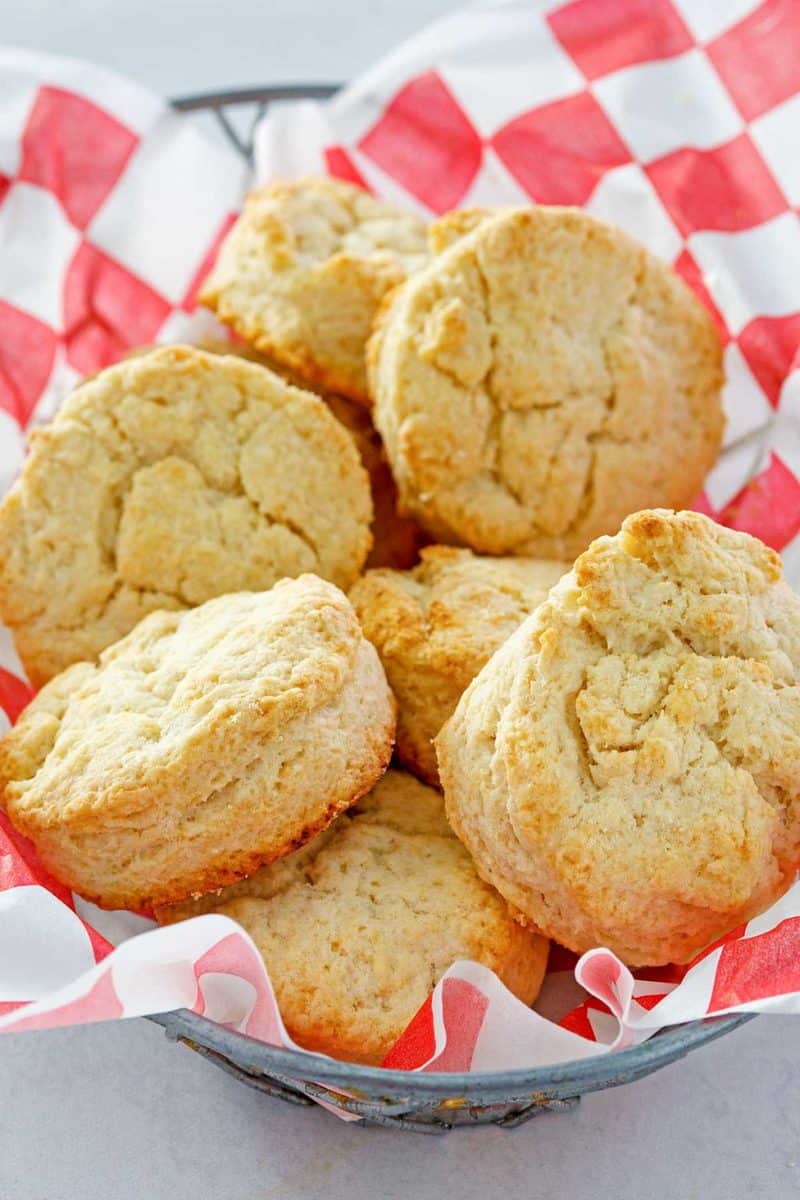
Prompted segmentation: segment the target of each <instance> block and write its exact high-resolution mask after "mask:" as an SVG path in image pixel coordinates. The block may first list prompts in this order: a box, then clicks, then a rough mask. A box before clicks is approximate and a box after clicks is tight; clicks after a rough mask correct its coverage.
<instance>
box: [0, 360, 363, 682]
mask: <svg viewBox="0 0 800 1200" xmlns="http://www.w3.org/2000/svg"><path fill="white" fill-rule="evenodd" d="M371 518H372V505H371V501H370V493H369V481H368V479H367V476H366V473H365V471H364V469H363V467H362V466H361V463H360V461H359V457H358V452H357V450H356V448H355V445H354V444H353V440H352V438H351V437H350V435H349V434H348V433H347V432H346V431H345V430H343V429H342V427H341V425H340V424H339V422H338V421H336V420H334V418H333V417H332V416H331V414H330V412H329V411H328V409H327V408H326V406H325V405H324V404H323V403H322V401H321V400H320V399H319V398H318V397H317V396H313V395H312V394H311V393H310V392H304V391H300V390H298V389H296V388H292V387H289V386H288V385H287V384H286V383H284V381H283V380H281V379H279V378H278V377H277V376H276V375H274V374H273V373H272V372H270V371H268V370H266V369H265V368H263V367H260V366H256V365H255V364H253V363H249V362H245V361H244V360H243V359H240V358H238V357H231V356H228V357H220V356H217V355H211V354H205V353H204V352H203V351H200V350H195V349H192V348H190V347H187V346H171V347H165V348H163V349H161V350H155V351H153V352H151V353H149V354H146V355H144V356H142V357H137V358H135V359H131V360H130V361H126V362H122V363H118V364H117V365H116V366H114V367H109V368H108V369H107V370H106V371H103V372H102V373H101V374H100V375H99V376H97V378H95V379H93V380H92V381H91V382H89V383H85V384H83V386H81V387H80V388H78V389H77V390H76V391H75V392H73V393H72V395H71V396H70V397H69V398H68V399H67V401H66V402H65V404H64V405H63V406H62V408H61V410H60V411H59V413H58V414H57V416H56V418H55V420H54V421H53V422H52V424H51V425H50V426H48V427H47V428H46V429H44V430H42V431H39V432H36V433H34V434H33V437H32V439H31V453H30V455H29V456H28V459H27V460H26V462H25V465H24V467H23V470H22V474H21V476H20V478H19V479H18V480H17V483H16V484H15V486H14V487H13V488H12V489H11V491H10V492H9V494H8V495H7V496H6V498H5V500H4V501H3V503H2V506H0V612H2V616H3V619H4V620H5V622H6V623H7V624H8V625H10V626H11V628H12V630H13V631H14V636H15V640H16V643H17V647H18V649H19V652H20V655H21V657H22V660H23V662H24V664H25V668H26V670H27V671H28V674H29V676H30V678H31V680H32V681H33V682H34V683H35V684H41V683H43V682H44V681H45V680H47V679H50V678H51V677H52V676H53V675H55V674H57V672H58V671H60V670H63V669H64V668H65V667H67V666H69V664H70V663H73V662H78V661H81V660H83V659H93V658H95V657H96V656H97V654H99V652H100V651H101V650H102V649H103V648H104V647H105V646H108V645H110V644H111V643H112V642H114V641H116V640H117V639H118V638H120V637H122V636H123V635H124V634H125V633H127V632H128V631H129V630H130V629H132V628H133V626H134V625H135V624H136V622H137V621H139V620H140V619H141V618H142V617H143V616H145V615H146V614H147V613H148V612H152V611H153V610H155V609H159V608H172V609H180V608H184V607H187V606H191V605H194V604H200V603H202V602H203V601H205V600H208V599H210V598H211V597H212V596H217V595H220V594H222V593H224V592H234V591H239V590H241V589H254V590H257V589H261V588H265V587H270V586H271V585H272V584H273V583H274V582H275V581H276V580H277V579H280V578H281V577H283V576H286V575H299V574H301V573H302V572H303V571H314V572H315V573H317V574H319V575H321V576H323V577H325V578H328V579H331V580H332V581H333V582H334V583H336V584H339V585H341V586H343V587H345V588H347V587H349V586H350V584H352V583H353V581H354V580H355V578H356V577H357V576H358V574H359V572H360V570H361V567H362V566H363V564H364V560H365V558H366V556H367V552H368V550H369V546H370V542H371V538H370V533H369V524H370V521H371Z"/></svg>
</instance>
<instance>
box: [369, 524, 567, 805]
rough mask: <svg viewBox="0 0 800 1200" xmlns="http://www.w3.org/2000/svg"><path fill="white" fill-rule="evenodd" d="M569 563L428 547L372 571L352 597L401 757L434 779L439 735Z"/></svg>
mask: <svg viewBox="0 0 800 1200" xmlns="http://www.w3.org/2000/svg"><path fill="white" fill-rule="evenodd" d="M568 569H569V564H568V563H559V562H548V561H542V560H537V559H530V558H481V557H478V556H477V555H474V554H472V553H471V552H470V551H469V550H457V549H455V548H454V547H451V546H428V547H427V549H425V550H423V551H422V560H421V562H420V564H419V566H417V567H414V568H413V570H410V571H389V570H384V571H368V572H367V573H366V574H365V575H363V576H362V577H361V579H359V580H358V582H357V583H356V584H355V586H354V587H353V588H352V589H351V592H350V600H351V602H352V604H353V607H354V608H355V610H356V613H357V615H358V619H359V620H360V622H361V628H362V629H363V630H364V634H365V635H366V637H367V638H369V640H370V641H371V642H372V643H373V645H374V646H375V647H376V648H377V651H378V654H379V655H380V656H381V662H382V663H383V666H384V670H385V671H386V676H387V678H388V680H389V684H390V686H391V688H392V691H393V692H394V694H395V697H396V699H397V704H398V715H397V746H396V754H397V757H398V759H399V760H400V761H401V762H402V763H404V764H405V766H407V767H409V769H410V770H412V771H414V773H415V774H417V775H419V776H420V778H421V779H424V780H425V781H426V782H427V783H430V784H432V785H433V786H436V785H438V782H439V771H438V768H437V765H436V754H435V751H434V748H433V738H434V737H435V736H436V734H437V733H438V732H439V730H440V729H441V727H442V725H443V724H444V723H445V721H446V720H447V719H448V717H450V716H451V715H452V712H453V710H454V708H455V706H456V704H457V703H458V700H459V697H460V696H461V693H462V692H463V691H464V690H465V688H466V687H467V686H468V684H469V683H470V682H471V681H472V680H473V679H474V677H475V676H476V675H477V674H478V671H480V669H481V667H482V666H483V665H484V663H486V662H488V660H489V659H490V658H491V656H492V655H493V654H494V652H495V650H497V648H498V647H499V646H501V645H502V644H503V642H504V641H505V640H506V638H507V637H509V636H510V634H512V633H513V632H514V630H515V629H516V628H517V626H518V625H520V624H521V623H522V621H524V620H525V618H526V617H528V616H530V614H531V613H532V612H533V610H534V609H535V608H536V607H537V605H539V604H540V603H541V602H542V600H544V598H545V596H546V594H547V591H548V589H549V588H550V587H552V585H553V584H554V583H557V582H558V580H559V579H560V578H561V576H562V574H563V573H564V572H565V571H567V570H568Z"/></svg>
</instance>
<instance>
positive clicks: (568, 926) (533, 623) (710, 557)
mask: <svg viewBox="0 0 800 1200" xmlns="http://www.w3.org/2000/svg"><path fill="white" fill-rule="evenodd" d="M799 683H800V598H798V597H797V596H796V595H795V594H794V593H793V592H792V591H791V589H790V588H789V587H788V585H787V584H786V583H785V582H784V580H783V577H782V572H781V564H780V559H779V558H778V556H777V554H775V553H774V551H772V550H769V549H767V547H766V546H764V545H762V544H761V543H760V542H758V541H757V540H756V539H755V538H751V537H748V536H747V535H746V534H744V533H738V532H734V531H732V530H730V529H723V528H722V527H721V526H719V525H716V524H714V522H713V521H710V520H709V519H708V518H707V517H703V516H700V515H699V514H698V513H688V512H680V513H673V512H667V511H664V510H660V511H659V510H656V511H650V512H640V513H636V514H635V515H633V516H631V517H629V518H628V519H627V520H626V521H625V522H624V523H623V526H622V529H621V531H620V532H619V533H618V534H617V536H616V537H604V538H599V539H598V540H597V541H596V542H594V543H593V544H592V545H591V546H590V547H589V549H588V550H587V551H586V553H585V554H583V555H581V557H580V558H579V559H578V561H577V562H576V564H575V568H574V570H573V571H572V572H570V574H569V575H566V576H565V577H564V579H563V580H562V581H561V583H560V584H558V585H557V586H556V587H555V588H554V589H553V590H552V591H551V592H550V594H549V596H548V598H547V600H546V601H545V602H544V604H543V605H542V606H541V607H540V608H539V609H538V610H537V611H536V613H534V615H533V616H532V617H530V618H529V620H527V621H526V622H525V624H524V625H522V626H521V628H520V629H519V630H518V631H517V633H515V634H513V635H512V637H511V638H509V640H508V641H507V642H506V644H505V645H504V646H503V647H502V648H501V650H500V651H499V652H498V653H497V654H496V655H495V657H494V658H493V659H492V660H491V662H490V663H488V664H487V666H486V667H485V668H484V669H483V671H481V673H480V675H478V677H477V678H476V679H475V680H474V682H473V683H472V684H471V686H470V687H469V688H468V690H467V691H466V692H465V693H464V695H463V696H462V698H461V700H460V702H459V705H458V707H457V709H456V711H455V714H454V715H453V717H452V718H451V720H450V721H449V722H448V723H447V725H445V727H444V729H443V730H442V732H441V733H440V734H439V736H438V738H437V740H436V746H437V751H438V756H439V769H440V771H441V777H442V783H443V786H444V791H445V797H446V803H447V812H448V816H449V818H450V821H451V823H452V825H453V827H454V829H455V830H456V832H457V833H458V835H459V837H460V838H461V839H462V840H463V842H464V843H465V845H466V846H467V848H468V849H469V850H470V851H471V853H472V854H473V856H474V858H475V861H476V864H477V866H478V870H479V871H480V873H481V874H482V876H483V877H484V878H485V879H487V880H489V881H490V882H491V883H493V884H494V886H495V887H497V888H498V890H499V891H500V892H502V894H503V895H504V896H505V897H506V898H507V899H508V900H509V902H510V903H511V904H513V905H514V906H516V908H517V909H519V911H520V913H521V914H522V915H523V916H524V918H525V919H527V920H530V921H531V922H533V923H535V924H536V925H537V926H538V927H540V928H541V929H542V930H543V931H544V932H545V933H547V934H549V935H550V936H551V937H553V938H555V939H556V940H558V941H559V942H561V943H562V944H563V945H565V946H568V947H569V948H570V949H571V950H574V951H578V952H580V951H584V950H588V949H589V948H590V947H592V946H598V945H605V946H609V947H610V948H611V949H612V950H613V951H615V952H616V953H617V954H618V955H619V956H620V957H621V958H622V959H623V960H624V961H626V962H628V963H630V964H631V965H632V966H636V965H640V964H649V965H656V964H659V963H666V962H683V961H685V960H687V959H690V958H691V957H692V956H693V955H694V954H696V953H697V952H698V951H699V950H700V949H702V947H703V946H705V945H707V944H708V943H709V942H711V941H712V940H714V939H715V938H716V937H718V936H720V935H721V934H723V933H725V932H726V931H727V930H729V929H731V928H732V927H734V926H736V925H737V924H739V923H740V922H741V921H744V920H746V919H747V918H748V917H750V916H751V915H753V914H754V913H755V912H757V911H759V910H760V909H763V908H765V907H766V906H767V905H768V903H770V902H771V900H772V899H774V897H775V896H776V895H778V894H779V893H781V892H782V891H784V890H785V888H786V887H787V886H788V884H789V882H790V881H791V880H792V879H793V877H794V872H795V867H796V866H797V864H798V861H800V686H799Z"/></svg>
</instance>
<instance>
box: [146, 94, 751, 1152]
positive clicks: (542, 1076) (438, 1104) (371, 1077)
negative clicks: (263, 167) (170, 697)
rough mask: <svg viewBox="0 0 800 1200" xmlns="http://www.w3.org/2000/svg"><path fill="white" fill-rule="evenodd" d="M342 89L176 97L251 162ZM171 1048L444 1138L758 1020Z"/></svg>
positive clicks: (372, 1119) (192, 1019)
mask: <svg viewBox="0 0 800 1200" xmlns="http://www.w3.org/2000/svg"><path fill="white" fill-rule="evenodd" d="M337 90H338V85H335V84H298V85H286V86H278V87H265V88H248V89H245V90H241V91H231V92H216V93H207V94H202V95H197V96H185V97H181V98H180V99H177V100H174V101H173V105H174V107H175V108H177V109H179V110H180V111H181V112H188V113H198V114H205V115H206V117H207V116H208V115H209V114H210V115H211V117H212V119H213V120H214V121H216V123H217V125H218V126H219V128H220V130H221V131H222V133H223V134H224V136H225V138H226V140H227V141H228V142H229V143H230V144H231V145H232V146H233V147H234V149H235V150H236V151H237V152H238V153H239V154H240V155H241V156H242V157H243V158H245V159H247V160H248V161H252V157H253V133H254V130H255V127H256V125H257V123H258V121H259V120H260V119H261V117H262V116H263V115H264V113H265V112H266V111H267V108H268V107H269V105H270V104H271V103H274V102H275V101H281V100H296V99H314V100H324V99H327V98H328V97H330V96H332V95H333V94H334V93H335V92H336V91H337ZM149 1019H150V1020H152V1021H155V1022H156V1023H157V1024H159V1025H161V1026H163V1028H164V1030H165V1031H166V1035H167V1037H168V1038H170V1039H171V1040H172V1041H180V1042H183V1043H184V1045H187V1046H189V1047H191V1049H192V1050H196V1051H197V1053H198V1054H201V1055H202V1056H203V1057H204V1058H206V1059H208V1060H209V1062H213V1063H215V1064H216V1065H217V1066H218V1067H221V1068H222V1070H224V1071H226V1072H227V1073H228V1074H229V1075H233V1076H234V1078H236V1079H240V1080H241V1081H242V1082H243V1083H246V1084H247V1085H248V1086H249V1087H252V1088H255V1089H256V1090H258V1091H260V1092H262V1093H263V1094H264V1095H266V1096H275V1097H277V1098H278V1099H280V1100H284V1101H286V1102H288V1103H290V1104H297V1105H311V1104H313V1103H314V1101H320V1100H321V1101H323V1102H324V1103H325V1104H327V1105H329V1106H330V1107H332V1108H335V1109H338V1110H340V1111H341V1112H344V1113H348V1114H350V1115H351V1116H355V1117H360V1118H361V1120H362V1123H363V1124H366V1125H382V1126H389V1127H391V1128H395V1129H405V1130H409V1131H412V1132H417V1133H445V1132H447V1131H448V1130H450V1129H454V1128H458V1127H464V1126H474V1125H499V1126H501V1127H502V1128H504V1129H514V1128H516V1127H518V1126H520V1125H523V1124H524V1123H525V1122H527V1121H529V1120H531V1118H533V1117H538V1116H540V1115H541V1114H542V1113H545V1112H565V1111H567V1110H569V1109H571V1108H572V1107H573V1106H574V1105H575V1104H577V1102H578V1100H579V1098H580V1097H581V1096H583V1095H587V1094H588V1093H589V1092H597V1091H601V1090H603V1089H605V1088H612V1087H619V1086H620V1085H621V1084H624V1083H632V1082H633V1081H634V1080H636V1079H642V1078H643V1077H644V1076H645V1075H650V1074H651V1073H652V1072H653V1071H657V1070H659V1069H660V1068H661V1067H665V1066H667V1065H668V1064H669V1063H672V1062H676V1061H677V1060H678V1059H680V1058H683V1056H684V1055H685V1054H688V1053H689V1052H690V1051H692V1050H696V1049H698V1048H699V1047H700V1046H704V1045H706V1044H707V1043H709V1042H712V1041H714V1040H715V1039H716V1038H718V1037H722V1036H723V1035H724V1034H726V1033H730V1032H732V1030H734V1029H737V1028H738V1027H739V1026H741V1025H743V1024H744V1023H745V1022H746V1021H749V1020H752V1015H748V1014H741V1015H737V1016H733V1017H716V1018H710V1019H708V1020H705V1021H692V1022H689V1023H687V1024H685V1025H679V1026H676V1027H674V1028H671V1029H667V1030H664V1031H663V1032H662V1033H659V1034H656V1036H655V1037H653V1038H651V1039H650V1041H648V1042H644V1043H643V1044H642V1045H639V1046H633V1047H631V1048H630V1049H628V1050H622V1051H619V1052H617V1053H614V1054H598V1055H595V1056H592V1057H591V1058H586V1059H582V1060H579V1061H577V1062H569V1063H562V1064H555V1065H551V1066H547V1067H536V1068H523V1069H519V1070H513V1071H492V1072H482V1073H475V1074H470V1073H466V1072H457V1073H456V1072H452V1073H451V1072H447V1073H445V1072H431V1073H415V1072H409V1071H396V1070H386V1069H384V1068H382V1067H366V1066H359V1065H356V1064H354V1063H342V1062H337V1061H335V1060H333V1059H330V1058H325V1057H323V1056H322V1055H318V1054H310V1053H307V1052H305V1051H301V1050H285V1049H283V1048H281V1047H277V1046H269V1045H267V1044H266V1043H264V1042H258V1041H255V1040H254V1039H253V1038H249V1037H246V1036H245V1035H244V1034H240V1033H235V1032H233V1031H232V1030H229V1029H226V1028H224V1027H223V1026H221V1025H217V1024H215V1022H213V1021H210V1020H209V1019H208V1018H207V1017H202V1016H198V1015H197V1014H195V1013H191V1012H188V1011H187V1010H185V1009H181V1010H179V1011H177V1012H170V1013H161V1014H158V1015H156V1016H152V1017H150V1018H149Z"/></svg>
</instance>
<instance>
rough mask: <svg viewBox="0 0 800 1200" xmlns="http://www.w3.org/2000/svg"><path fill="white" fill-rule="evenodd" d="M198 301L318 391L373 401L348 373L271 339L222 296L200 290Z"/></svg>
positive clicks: (367, 403) (362, 401) (368, 404)
mask: <svg viewBox="0 0 800 1200" xmlns="http://www.w3.org/2000/svg"><path fill="white" fill-rule="evenodd" d="M200 300H201V302H202V303H203V304H205V305H206V306H207V307H208V308H210V309H212V311H213V312H214V313H215V314H216V315H217V316H218V317H219V319H220V321H222V323H223V324H224V325H227V326H228V328H229V329H233V330H234V332H235V333H238V335H239V337H242V338H244V339H245V341H246V342H248V343H249V344H250V345H251V346H253V347H254V348H255V349H256V350H258V351H259V353H261V354H267V355H269V357H270V358H273V359H274V360H275V362H277V363H279V364H280V365H281V366H284V367H288V368H289V370H290V371H294V372H295V374H296V375H298V376H300V378H301V379H302V380H303V381H304V382H305V383H307V384H309V386H310V387H312V388H314V389H315V390H317V391H323V392H326V391H327V392H338V393H339V394H340V395H342V396H346V397H347V398H348V400H352V401H354V403H356V404H362V405H364V407H366V408H371V407H372V401H371V400H370V398H369V394H368V391H367V387H366V381H365V383H364V386H362V387H359V386H358V384H357V383H356V381H355V380H354V378H353V376H352V375H351V374H350V373H349V372H338V371H336V370H335V369H334V368H332V367H325V366H323V365H322V363H320V362H318V361H317V359H315V358H314V357H313V355H312V354H311V353H310V352H309V351H308V349H307V348H306V347H303V348H302V350H301V349H300V348H299V347H297V346H293V347H290V346H287V345H286V344H285V343H282V342H275V341H273V340H272V339H271V338H270V337H269V336H268V334H266V333H265V332H264V331H263V329H261V328H260V327H258V326H257V325H256V324H255V323H254V322H250V321H247V320H245V319H243V318H242V315H241V314H240V313H238V312H234V311H233V310H232V309H230V308H228V306H227V305H226V304H225V301H224V297H222V296H220V295H219V294H218V293H216V292H212V291H207V292H201V294H200Z"/></svg>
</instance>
